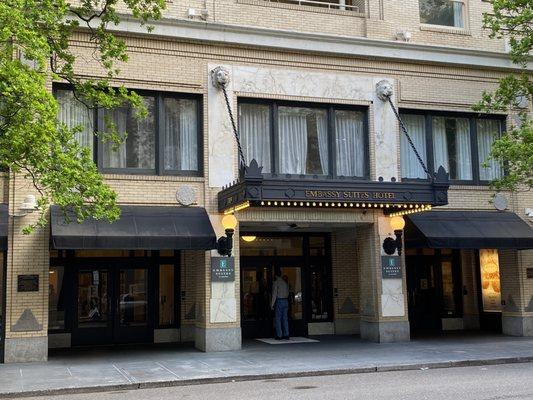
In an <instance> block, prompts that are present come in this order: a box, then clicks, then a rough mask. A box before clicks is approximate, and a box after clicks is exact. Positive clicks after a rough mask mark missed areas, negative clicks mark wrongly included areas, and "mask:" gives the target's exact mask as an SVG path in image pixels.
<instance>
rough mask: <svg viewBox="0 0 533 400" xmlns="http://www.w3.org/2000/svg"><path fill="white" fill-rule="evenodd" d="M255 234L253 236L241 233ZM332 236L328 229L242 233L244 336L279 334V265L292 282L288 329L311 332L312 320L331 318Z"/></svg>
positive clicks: (323, 320) (290, 284)
mask: <svg viewBox="0 0 533 400" xmlns="http://www.w3.org/2000/svg"><path fill="white" fill-rule="evenodd" d="M242 237H245V238H246V239H248V240H249V238H252V237H253V238H255V239H254V240H251V241H245V240H243V239H242ZM329 249H330V238H329V235H326V234H303V235H288V234H280V235H276V234H273V233H268V234H267V233H256V232H253V233H243V234H242V236H241V241H240V253H241V258H240V261H241V326H242V335H243V338H265V337H272V336H274V321H273V316H274V315H273V311H272V309H271V298H272V282H273V280H274V271H275V269H276V268H280V270H281V274H282V277H283V278H284V279H285V280H286V281H287V283H288V284H289V330H290V334H291V335H292V336H307V333H308V323H310V322H328V321H331V320H332V289H331V285H332V284H331V258H330V250H329Z"/></svg>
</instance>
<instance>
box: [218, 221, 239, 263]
mask: <svg viewBox="0 0 533 400" xmlns="http://www.w3.org/2000/svg"><path fill="white" fill-rule="evenodd" d="M222 227H223V228H224V231H225V232H226V236H222V237H220V238H219V239H218V241H217V251H218V254H220V255H221V256H228V257H231V250H233V234H234V233H235V228H236V227H237V218H235V216H234V215H233V214H229V215H225V216H224V217H223V218H222Z"/></svg>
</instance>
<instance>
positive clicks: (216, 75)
mask: <svg viewBox="0 0 533 400" xmlns="http://www.w3.org/2000/svg"><path fill="white" fill-rule="evenodd" d="M211 80H212V81H213V85H215V86H216V87H219V88H221V87H225V86H226V85H227V84H228V83H229V80H230V77H229V71H228V70H227V69H226V68H224V67H216V68H215V69H213V70H212V71H211Z"/></svg>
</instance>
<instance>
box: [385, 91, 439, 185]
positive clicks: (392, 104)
mask: <svg viewBox="0 0 533 400" xmlns="http://www.w3.org/2000/svg"><path fill="white" fill-rule="evenodd" d="M388 100H389V104H390V106H391V107H392V111H394V115H396V118H397V119H398V121H399V122H400V128H402V132H403V133H404V135H405V137H406V138H407V141H408V142H409V145H410V146H411V148H412V149H413V151H414V152H415V156H416V158H417V159H418V162H419V163H420V165H421V166H422V169H423V170H424V172H425V173H426V175H427V176H428V177H429V179H432V178H433V177H432V176H431V174H430V173H429V171H428V169H427V167H426V164H425V163H424V161H422V157H420V154H419V153H418V150H417V149H416V147H415V144H414V143H413V141H412V139H411V136H409V133H407V128H406V127H405V125H404V124H403V121H402V119H401V118H400V114H399V113H398V110H396V107H395V106H394V103H393V102H392V99H391V98H390V96H389V97H388Z"/></svg>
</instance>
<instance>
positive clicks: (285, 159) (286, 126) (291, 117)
mask: <svg viewBox="0 0 533 400" xmlns="http://www.w3.org/2000/svg"><path fill="white" fill-rule="evenodd" d="M278 130H279V135H278V155H279V172H281V173H283V174H298V175H300V174H303V175H328V173H329V168H328V162H329V160H328V120H327V112H326V110H323V109H314V108H304V107H285V106H283V107H279V108H278Z"/></svg>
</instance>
